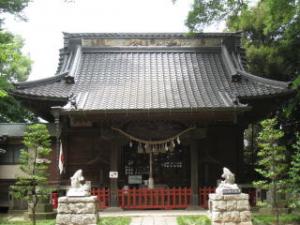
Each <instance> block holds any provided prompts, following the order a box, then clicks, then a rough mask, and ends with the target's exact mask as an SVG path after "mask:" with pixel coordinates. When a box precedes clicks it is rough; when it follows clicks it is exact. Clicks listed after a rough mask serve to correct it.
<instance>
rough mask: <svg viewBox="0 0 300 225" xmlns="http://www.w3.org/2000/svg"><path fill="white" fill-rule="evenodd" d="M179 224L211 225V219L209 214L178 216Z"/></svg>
mask: <svg viewBox="0 0 300 225" xmlns="http://www.w3.org/2000/svg"><path fill="white" fill-rule="evenodd" d="M176 219H177V224H178V225H210V224H211V222H210V219H209V218H208V217H207V216H203V215H201V216H178V217H177V218H176Z"/></svg>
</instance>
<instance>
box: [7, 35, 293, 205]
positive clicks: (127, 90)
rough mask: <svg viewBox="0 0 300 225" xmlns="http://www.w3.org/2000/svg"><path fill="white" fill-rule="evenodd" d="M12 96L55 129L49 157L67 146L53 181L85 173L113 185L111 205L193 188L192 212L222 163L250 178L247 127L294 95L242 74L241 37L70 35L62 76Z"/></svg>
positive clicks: (99, 184)
mask: <svg viewBox="0 0 300 225" xmlns="http://www.w3.org/2000/svg"><path fill="white" fill-rule="evenodd" d="M11 93H12V95H13V96H15V97H16V98H17V99H19V100H20V101H21V102H22V103H23V104H24V105H25V106H27V107H28V108H30V109H31V110H32V111H34V112H35V113H36V114H37V115H39V116H41V117H43V118H44V119H46V120H48V121H51V122H54V123H55V124H56V127H57V147H56V149H55V150H56V151H54V154H55V155H54V156H53V157H56V159H57V160H58V156H59V146H60V144H59V143H60V141H61V142H62V148H63V152H64V161H65V164H64V166H65V172H64V173H63V174H62V175H60V174H59V172H58V169H57V160H56V163H53V165H52V167H51V179H50V183H52V184H60V185H61V187H65V185H66V184H67V183H68V182H69V177H70V176H71V175H72V174H73V173H74V172H75V171H76V170H77V169H83V172H84V176H85V178H86V179H87V180H90V181H91V182H92V186H93V187H94V188H101V189H103V188H104V190H106V189H109V203H110V206H118V205H122V204H123V205H124V204H125V203H124V201H123V200H122V198H121V199H120V196H122V194H124V193H125V192H126V190H128V191H129V192H130V191H131V190H135V189H140V190H144V189H145V188H148V189H153V190H163V189H168V190H169V188H179V189H180V190H190V192H189V191H187V192H185V193H190V194H189V195H188V196H189V201H185V204H187V203H188V204H189V205H195V206H196V205H199V201H200V202H201V199H200V200H199V188H201V187H208V186H216V182H217V180H218V179H219V178H220V174H221V169H222V167H224V166H226V167H228V168H230V169H231V170H232V171H233V172H234V173H235V174H236V178H237V182H238V183H239V184H243V183H247V182H249V180H247V177H245V176H244V175H245V167H244V163H243V132H244V129H245V128H246V127H247V126H248V125H249V124H250V123H251V122H253V121H257V120H259V119H262V118H264V117H266V116H267V115H269V114H270V113H271V112H272V111H274V109H275V108H276V107H277V106H278V104H280V103H282V102H283V101H284V100H286V99H287V98H288V97H289V96H291V95H292V94H293V91H292V90H291V89H290V88H289V86H288V83H285V82H280V81H274V80H269V79H264V78H261V77H258V76H255V75H252V74H250V73H248V72H246V61H245V54H244V51H243V49H242V48H241V46H240V34H237V33H208V34H205V33H201V34H195V35H194V36H188V35H185V34H182V33H169V34H168V33H153V34H151V33H140V34H139V33H136V34H135V33H129V34H95V33H90V34H87V33H77V34H69V33H65V34H64V48H63V49H61V51H60V60H59V65H58V69H57V73H56V75H55V76H53V77H50V78H47V79H42V80H38V81H31V82H24V83H18V84H16V88H15V89H14V90H13V91H12V92H11ZM110 172H118V176H117V177H115V178H110V177H109V174H110ZM114 176H116V175H114ZM153 181H154V183H153ZM132 188H135V189H132ZM184 188H186V189H184ZM179 189H178V190H179ZM120 190H121V192H120ZM124 190H125V192H123V191H124ZM170 190H171V189H170ZM183 192H184V191H183ZM137 193H142V192H136V194H137ZM143 193H144V192H143ZM145 193H148V192H145ZM149 193H152V192H151V191H149ZM160 193H161V195H163V194H162V192H160ZM166 193H167V192H166ZM168 193H169V192H168ZM174 193H175V192H174ZM178 193H179V192H178ZM149 195H151V194H149ZM167 196H169V194H166V195H165V197H163V201H162V200H160V202H164V201H165V199H168V197H167ZM122 201H123V203H122ZM125 205H126V204H125ZM183 205H184V204H183ZM125 208H126V207H125Z"/></svg>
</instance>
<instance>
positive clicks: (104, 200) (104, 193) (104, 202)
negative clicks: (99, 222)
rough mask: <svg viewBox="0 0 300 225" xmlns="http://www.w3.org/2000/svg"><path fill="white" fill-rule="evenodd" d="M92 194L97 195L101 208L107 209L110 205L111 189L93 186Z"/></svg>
mask: <svg viewBox="0 0 300 225" xmlns="http://www.w3.org/2000/svg"><path fill="white" fill-rule="evenodd" d="M91 194H92V195H95V196H97V198H98V201H99V209H106V208H107V207H108V206H109V189H107V188H92V189H91Z"/></svg>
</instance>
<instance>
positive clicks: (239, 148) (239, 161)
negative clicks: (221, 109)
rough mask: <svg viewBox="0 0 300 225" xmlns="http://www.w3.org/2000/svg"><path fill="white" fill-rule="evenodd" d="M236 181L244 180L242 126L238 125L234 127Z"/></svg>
mask: <svg viewBox="0 0 300 225" xmlns="http://www.w3.org/2000/svg"><path fill="white" fill-rule="evenodd" d="M235 132H236V135H235V136H236V138H237V139H236V181H237V182H244V180H243V179H242V178H243V174H242V172H243V171H244V128H243V127H240V126H238V127H237V128H236V131H235Z"/></svg>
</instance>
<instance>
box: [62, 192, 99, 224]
mask: <svg viewBox="0 0 300 225" xmlns="http://www.w3.org/2000/svg"><path fill="white" fill-rule="evenodd" d="M97 206H98V201H97V197H96V196H90V197H60V198H59V199H58V208H57V216H56V225H70V224H72V225H96V224H97V222H98V208H97Z"/></svg>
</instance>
